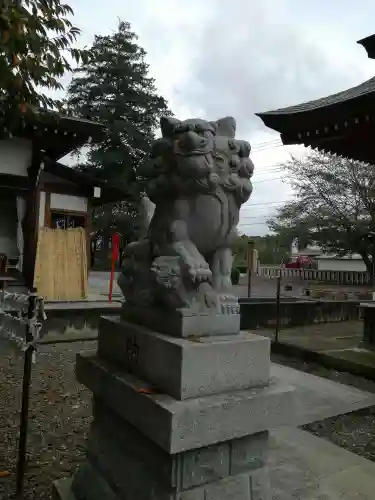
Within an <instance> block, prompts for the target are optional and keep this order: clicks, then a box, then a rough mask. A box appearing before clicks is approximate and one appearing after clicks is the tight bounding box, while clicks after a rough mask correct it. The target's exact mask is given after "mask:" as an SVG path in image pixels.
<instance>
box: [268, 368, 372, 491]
mask: <svg viewBox="0 0 375 500" xmlns="http://www.w3.org/2000/svg"><path fill="white" fill-rule="evenodd" d="M271 376H272V377H275V378H278V379H280V380H281V381H282V382H283V383H285V384H287V385H290V386H292V387H294V388H295V393H296V395H295V397H296V411H295V412H294V414H293V415H291V420H290V425H293V426H297V425H305V424H310V423H312V422H317V421H319V420H324V419H325V418H330V417H334V416H336V415H342V414H344V413H350V412H353V411H356V410H360V409H361V408H368V407H369V406H375V394H372V393H370V392H366V391H362V390H360V389H356V388H355V387H350V386H347V385H343V384H339V383H337V382H333V381H332V380H328V379H325V378H322V377H317V376H315V375H311V374H310V373H305V372H301V371H299V370H295V369H293V368H289V367H287V366H282V365H277V364H273V365H272V368H271ZM374 432H375V429H374ZM374 498H375V495H374Z"/></svg>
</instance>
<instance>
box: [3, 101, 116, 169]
mask: <svg viewBox="0 0 375 500" xmlns="http://www.w3.org/2000/svg"><path fill="white" fill-rule="evenodd" d="M105 128H106V127H105V126H104V125H103V124H101V123H96V122H93V121H91V120H87V119H84V118H76V117H72V116H67V115H63V114H61V113H57V112H55V111H50V110H42V109H41V110H38V111H35V112H33V113H32V114H31V113H30V114H29V115H27V116H25V123H24V125H23V126H20V127H19V128H18V129H17V130H15V131H14V133H13V135H15V136H17V137H22V138H25V139H29V140H31V141H32V142H33V144H37V145H38V147H40V148H41V149H43V150H44V151H45V152H46V155H47V156H48V157H49V158H51V159H53V160H58V159H60V158H62V157H64V156H66V155H67V154H69V153H70V152H71V151H74V150H76V149H78V148H80V147H81V146H83V145H84V144H85V143H87V142H88V141H89V140H90V139H91V140H94V141H96V140H100V139H101V138H102V137H103V135H104V133H105ZM0 133H1V135H2V136H4V135H5V136H7V134H9V133H8V132H7V124H6V123H4V122H0Z"/></svg>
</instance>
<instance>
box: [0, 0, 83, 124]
mask: <svg viewBox="0 0 375 500" xmlns="http://www.w3.org/2000/svg"><path fill="white" fill-rule="evenodd" d="M72 14H73V10H72V9H71V8H70V7H69V5H66V4H65V3H61V1H60V0H2V2H1V9H0V113H1V115H2V116H1V117H0V119H2V121H4V122H5V125H6V127H7V129H9V130H10V131H11V130H12V129H15V128H16V127H18V126H19V125H20V123H21V122H22V121H23V120H24V117H25V115H26V114H27V113H33V112H35V111H36V110H38V109H39V108H40V107H44V108H56V107H59V104H60V103H59V101H58V100H57V99H54V98H52V97H50V96H47V95H46V94H45V93H44V92H43V90H42V89H43V88H44V89H50V90H60V89H62V85H61V83H60V82H59V78H60V77H61V76H63V74H64V73H65V72H66V71H71V69H72V68H71V63H70V62H69V56H70V57H72V58H73V59H74V60H76V61H77V62H78V61H79V60H82V61H83V60H86V59H85V58H86V57H87V52H86V51H81V50H78V49H76V48H74V47H73V46H72V45H73V44H74V42H75V40H76V39H77V37H78V35H79V33H80V30H79V29H78V28H77V27H75V26H73V24H72V23H71V21H70V20H69V16H70V15H72ZM67 57H68V59H67Z"/></svg>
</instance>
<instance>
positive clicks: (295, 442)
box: [268, 429, 375, 500]
mask: <svg viewBox="0 0 375 500" xmlns="http://www.w3.org/2000/svg"><path fill="white" fill-rule="evenodd" d="M270 444H271V449H270V453H269V461H268V463H269V466H268V472H269V482H270V486H271V491H272V495H271V497H270V498H271V499H272V500H293V499H295V500H373V499H374V498H375V493H374V492H375V463H374V462H370V461H369V460H366V459H365V458H363V457H360V456H358V455H355V454H354V453H351V452H349V451H346V450H344V449H343V448H340V447H338V446H336V445H334V444H332V443H330V442H329V441H325V440H324V439H320V438H318V437H316V436H314V435H312V434H310V433H308V432H305V431H301V430H299V429H283V430H279V431H276V432H273V433H272V434H271V443H270Z"/></svg>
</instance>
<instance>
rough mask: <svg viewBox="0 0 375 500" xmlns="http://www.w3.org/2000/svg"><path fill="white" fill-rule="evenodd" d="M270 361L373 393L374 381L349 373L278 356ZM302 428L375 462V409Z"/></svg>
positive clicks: (367, 409)
mask: <svg viewBox="0 0 375 500" xmlns="http://www.w3.org/2000/svg"><path fill="white" fill-rule="evenodd" d="M272 361H274V362H275V363H280V364H284V365H286V366H290V367H291V368H295V369H297V370H300V371H304V372H307V373H311V374H312V375H318V376H319V377H324V378H327V379H329V380H333V381H335V382H339V383H341V384H346V385H351V386H354V387H356V388H357V389H362V390H363V391H368V392H373V393H375V382H372V381H370V380H366V379H364V378H361V377H356V376H354V375H351V374H350V373H343V372H338V371H335V370H329V369H328V368H324V367H322V366H320V365H318V364H316V363H306V362H304V361H301V360H298V359H292V358H288V357H285V356H282V355H279V354H277V355H276V354H275V355H274V354H273V355H272ZM302 428H303V429H304V430H306V431H309V432H311V433H313V434H315V435H316V436H318V437H321V438H325V439H327V440H328V441H331V442H332V443H334V444H336V445H338V446H341V447H342V448H345V449H347V450H349V451H352V452H353V453H356V454H358V455H361V456H362V457H365V458H367V459H369V460H372V461H373V462H375V439H374V435H375V406H371V407H369V408H364V409H363V410H358V411H355V412H352V413H348V414H346V415H340V416H338V417H332V418H327V419H326V420H322V421H320V422H314V423H312V424H309V425H305V426H303V427H302Z"/></svg>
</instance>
